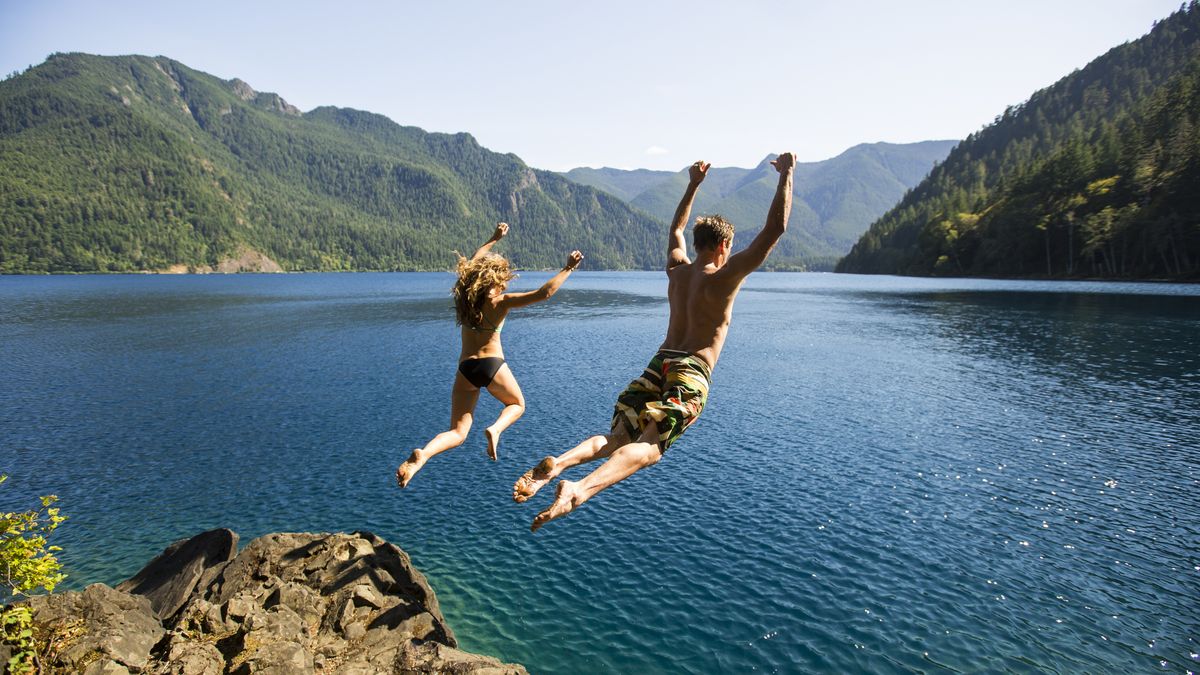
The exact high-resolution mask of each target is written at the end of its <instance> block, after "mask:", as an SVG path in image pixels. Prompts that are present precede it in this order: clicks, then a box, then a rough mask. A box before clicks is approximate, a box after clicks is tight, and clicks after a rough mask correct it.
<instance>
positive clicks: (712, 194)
mask: <svg viewBox="0 0 1200 675" xmlns="http://www.w3.org/2000/svg"><path fill="white" fill-rule="evenodd" d="M955 143H956V141H924V142H921V143H908V144H892V143H870V144H863V145H856V146H854V147H853V148H850V149H849V150H847V151H845V152H843V153H842V154H840V155H838V156H837V157H834V158H832V159H827V160H824V161H820V162H805V163H801V164H798V165H797V166H796V174H795V183H794V184H795V199H794V201H793V205H792V216H791V220H790V225H789V227H788V233H787V234H786V235H785V236H784V238H783V240H781V242H780V244H779V246H778V248H777V249H776V251H775V252H774V253H772V256H771V260H770V261H768V265H772V266H775V267H776V268H788V267H804V268H809V269H813V268H815V269H821V268H831V267H832V265H833V263H834V262H835V261H836V260H837V259H838V258H840V257H841V256H843V255H845V253H846V252H847V251H848V250H849V249H850V246H851V245H852V244H853V243H854V242H855V241H857V240H858V237H859V236H860V235H861V234H862V233H863V232H864V231H865V230H866V228H867V226H868V225H870V224H871V222H872V221H874V220H875V219H876V218H878V217H879V216H880V215H882V214H883V213H884V212H886V211H887V210H888V209H889V208H890V207H891V206H893V205H894V204H895V203H896V202H897V201H898V200H899V199H900V198H901V197H902V196H903V195H904V193H905V191H906V190H908V189H909V188H911V187H913V186H914V185H916V184H917V183H919V182H920V181H921V179H922V178H924V177H925V176H926V175H927V174H928V173H929V170H930V169H931V168H933V166H934V165H935V164H936V163H937V162H939V161H941V160H942V159H943V158H944V157H945V156H946V154H947V153H948V152H950V150H951V148H953V147H954V145H955ZM772 159H774V155H770V156H768V157H766V158H765V159H763V161H762V162H760V163H759V164H758V166H756V167H754V168H752V169H745V168H736V167H713V168H711V169H710V170H709V172H708V176H707V178H705V180H704V184H703V186H702V187H701V189H700V191H699V193H698V194H697V196H696V202H695V206H694V208H693V213H719V214H721V215H723V216H725V217H726V218H727V219H729V220H730V221H731V222H733V223H734V225H735V226H737V228H738V235H737V236H736V238H735V248H739V247H740V246H744V245H745V244H747V243H749V241H750V240H751V239H753V237H754V235H755V234H756V233H757V232H758V231H759V230H760V229H762V226H763V222H764V221H765V219H766V215H767V209H768V208H769V207H770V204H771V198H772V197H773V195H774V194H775V185H776V183H777V176H778V174H777V173H776V171H775V169H774V168H773V167H772V166H771V165H770V161H771V160H772ZM563 175H564V176H566V177H567V178H569V179H571V180H572V181H574V182H576V183H580V184H582V185H589V186H591V187H594V188H597V189H599V190H603V191H604V192H607V193H609V194H611V195H614V196H616V197H620V198H621V199H623V200H625V201H627V202H629V203H630V204H631V205H633V206H634V207H636V208H639V209H642V210H643V211H645V212H646V213H649V214H650V215H652V216H654V217H655V218H657V219H659V220H661V221H663V222H669V221H670V219H671V217H672V215H673V214H674V213H675V207H676V206H677V205H678V204H679V198H680V197H681V196H682V194H683V189H684V187H685V186H686V185H687V170H686V168H685V169H683V170H680V171H678V172H674V171H651V170H647V169H636V170H623V169H611V168H603V169H591V168H577V169H572V170H570V171H567V172H566V173H564V174H563Z"/></svg>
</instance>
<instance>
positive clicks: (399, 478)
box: [396, 448, 428, 487]
mask: <svg viewBox="0 0 1200 675" xmlns="http://www.w3.org/2000/svg"><path fill="white" fill-rule="evenodd" d="M427 459H428V457H426V456H425V453H424V452H422V450H421V448H417V449H416V450H413V451H412V454H411V455H409V456H408V459H406V460H404V463H403V464H401V465H400V468H398V469H396V482H397V483H399V484H400V487H408V481H410V480H412V479H413V476H415V475H417V472H418V471H420V470H421V467H423V466H425V460H427Z"/></svg>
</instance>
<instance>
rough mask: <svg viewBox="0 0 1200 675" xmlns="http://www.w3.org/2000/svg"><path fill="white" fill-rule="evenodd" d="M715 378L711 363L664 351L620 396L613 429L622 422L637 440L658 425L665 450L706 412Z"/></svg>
mask: <svg viewBox="0 0 1200 675" xmlns="http://www.w3.org/2000/svg"><path fill="white" fill-rule="evenodd" d="M711 379H712V374H711V372H710V371H709V368H708V364H707V363H705V362H704V361H703V360H701V359H700V358H699V357H697V356H693V355H692V354H689V353H687V352H680V351H675V350H673V349H661V350H659V352H658V353H657V354H655V355H654V358H653V359H650V365H648V366H646V370H645V371H644V372H643V373H642V375H641V377H638V378H637V379H635V380H634V381H633V382H630V383H629V386H628V387H626V388H625V391H623V392H621V395H620V396H618V397H617V405H616V409H615V410H613V428H614V429H615V428H616V425H617V422H618V421H620V422H621V423H623V424H624V425H625V429H626V431H628V432H629V437H630V438H631V439H634V440H636V439H638V438H639V437H641V435H642V431H644V430H645V429H646V426H647V425H648V424H654V425H655V426H656V427H657V428H658V442H659V445H660V446H661V447H662V449H663V450H664V451H665V450H666V449H667V448H669V447H670V446H671V444H672V443H674V442H675V439H677V438H679V437H680V436H681V435H683V432H684V430H685V429H687V428H688V427H689V426H691V424H692V423H693V422H695V421H696V418H697V417H699V416H700V411H702V410H704V403H705V402H706V401H707V400H708V387H709V383H710V381H711Z"/></svg>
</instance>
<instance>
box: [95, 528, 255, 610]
mask: <svg viewBox="0 0 1200 675" xmlns="http://www.w3.org/2000/svg"><path fill="white" fill-rule="evenodd" d="M237 541H238V536H237V534H235V533H234V532H233V531H232V530H225V529H220V530H210V531H208V532H204V533H201V534H198V535H196V536H194V537H192V538H191V539H185V540H183V541H178V542H175V543H174V544H171V545H170V546H168V547H167V550H165V551H163V552H162V553H161V554H159V556H158V557H157V558H155V559H154V560H151V561H150V564H149V565H146V566H145V567H143V568H142V571H141V572H138V573H137V575H135V576H134V577H133V578H132V579H129V580H128V581H124V582H121V583H120V584H117V590H118V591H125V592H127V593H133V594H135V595H141V596H144V597H146V598H147V599H149V600H150V606H151V607H152V608H153V609H154V614H155V616H157V617H158V618H159V619H170V618H171V617H173V616H175V613H176V612H178V611H179V610H180V608H182V607H183V603H185V602H187V600H188V598H190V597H191V596H192V593H194V592H195V590H196V586H197V585H199V584H200V581H201V579H202V578H203V576H204V572H205V571H206V570H208V569H209V568H211V567H213V566H214V565H218V564H220V563H224V562H228V561H230V560H232V559H233V555H234V554H235V553H237Z"/></svg>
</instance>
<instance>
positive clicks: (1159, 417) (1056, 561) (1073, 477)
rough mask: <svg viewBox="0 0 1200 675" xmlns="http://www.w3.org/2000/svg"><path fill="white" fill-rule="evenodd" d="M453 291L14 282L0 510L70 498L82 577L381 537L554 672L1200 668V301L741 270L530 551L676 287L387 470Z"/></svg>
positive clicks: (526, 357) (437, 353)
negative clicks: (510, 406)
mask: <svg viewBox="0 0 1200 675" xmlns="http://www.w3.org/2000/svg"><path fill="white" fill-rule="evenodd" d="M547 276H548V275H546V274H544V273H532V272H531V273H526V274H523V275H522V277H521V278H520V279H518V280H517V281H516V282H515V284H514V287H515V288H518V289H525V288H533V287H535V286H536V285H538V284H539V283H541V282H542V281H544V280H545V279H546V278H547ZM452 280H453V279H452V277H451V275H449V274H445V273H428V274H306V275H238V276H179V277H174V276H94V277H70V276H64V277H0V472H6V473H8V474H10V475H11V478H10V479H9V481H8V482H7V483H5V484H4V485H3V486H2V487H0V509H3V510H17V509H25V508H28V507H30V506H32V500H33V499H34V497H35V496H36V495H40V494H48V493H54V494H57V495H58V496H59V497H60V503H59V505H60V506H61V507H62V509H63V512H64V513H65V514H67V515H68V516H69V517H70V519H69V520H68V521H67V522H66V523H65V524H64V525H63V526H62V527H61V528H60V530H59V531H58V532H57V533H56V534H55V540H54V541H55V543H57V544H59V545H61V546H62V547H63V548H64V551H63V552H62V553H61V559H62V560H63V561H64V563H65V565H66V567H67V572H68V573H69V574H70V578H69V580H68V582H67V584H65V587H68V588H79V587H82V586H83V585H86V584H88V583H92V582H97V581H100V582H105V583H109V584H113V583H116V582H119V581H121V580H122V579H125V578H127V577H129V576H131V575H132V574H134V573H135V572H137V571H138V569H140V568H141V566H142V565H143V564H145V563H146V562H147V561H149V559H150V558H151V557H152V556H154V555H156V554H157V553H159V552H160V551H161V550H162V549H163V548H164V547H166V546H167V545H168V544H170V543H171V542H173V541H175V540H178V539H181V538H184V537H187V536H190V535H193V534H196V533H198V532H200V531H202V530H206V529H210V528H215V527H228V528H231V529H233V530H235V531H236V532H238V534H239V535H241V537H242V542H243V543H245V542H247V541H249V540H250V539H251V538H253V537H255V536H258V535H261V534H264V533H267V532H272V531H339V530H344V531H352V530H369V531H372V532H375V533H377V534H379V535H381V536H383V537H385V538H386V539H388V540H390V541H392V542H394V543H396V544H397V545H399V546H400V547H402V548H403V549H405V550H406V551H408V552H409V554H411V556H412V558H413V560H414V562H415V563H416V565H417V566H418V567H419V568H420V569H421V570H422V571H423V572H425V574H426V575H427V576H428V577H429V580H430V583H431V584H432V586H433V588H434V589H435V591H436V592H437V594H438V598H439V600H440V602H441V606H442V609H443V611H444V613H445V615H446V618H447V620H448V621H449V623H450V625H451V626H452V627H453V629H454V630H455V632H456V633H457V635H458V637H459V640H460V642H461V646H462V647H463V648H464V649H466V650H468V651H478V652H482V653H487V654H491V655H494V656H497V657H499V658H501V659H503V660H506V661H516V662H520V663H523V664H525V665H526V666H527V667H528V668H529V670H530V671H531V672H533V673H575V672H622V673H634V672H637V673H657V672H662V673H668V672H672V673H673V672H696V673H712V672H752V671H753V672H759V671H762V672H877V673H910V672H955V671H968V672H978V671H992V672H997V671H1014V672H1084V671H1087V672H1114V673H1119V672H1158V671H1161V672H1171V673H1184V672H1186V671H1188V670H1200V657H1198V656H1197V652H1200V337H1198V336H1200V286H1187V285H1170V284H1134V283H1130V284H1122V283H1086V282H1079V283H1064V282H1028V281H987V280H944V279H940V280H930V279H908V278H897V277H862V276H848V275H830V274H766V273H760V274H757V275H754V276H752V277H751V278H750V280H749V281H748V283H747V284H746V286H745V288H744V290H743V291H742V293H741V295H740V296H739V298H738V301H737V305H736V307H735V310H734V323H733V327H732V329H731V331H730V336H729V340H728V342H727V343H726V346H725V350H724V352H723V354H722V356H721V361H720V363H719V364H718V365H717V368H716V369H715V371H714V373H713V388H712V392H711V394H710V397H709V402H708V407H707V408H706V410H705V411H704V413H703V415H702V416H701V418H700V420H699V422H698V423H697V424H696V425H695V426H694V427H692V428H691V429H690V430H689V431H688V432H687V433H686V434H685V435H684V436H683V437H682V439H680V440H679V441H678V442H677V443H676V444H675V445H674V446H673V447H672V448H671V449H670V450H669V451H668V452H667V454H666V456H665V458H664V459H663V461H662V462H660V463H659V464H658V465H656V466H654V467H652V468H650V469H648V470H645V471H642V472H640V473H639V474H638V475H635V476H634V477H632V478H631V479H629V480H627V481H625V482H624V483H621V484H620V485H618V486H616V487H614V488H611V489H609V490H607V491H605V492H603V493H601V494H600V495H599V496H597V497H596V498H595V499H593V500H591V501H590V502H588V503H587V504H586V505H584V506H583V507H581V508H580V509H579V510H578V511H577V512H575V513H573V514H571V515H570V516H569V517H567V518H565V519H562V520H560V521H555V522H552V523H550V524H549V525H547V526H546V527H545V528H544V529H542V530H541V531H540V532H538V533H537V534H535V535H531V534H530V533H529V531H528V527H529V523H530V521H531V520H532V518H533V516H534V515H535V514H536V513H537V512H538V511H539V510H541V509H542V508H544V507H545V506H546V505H547V504H548V503H549V501H550V499H551V496H552V490H543V493H542V494H539V495H538V496H537V497H535V498H534V499H533V500H532V501H531V502H530V503H527V504H514V503H513V502H512V501H511V499H510V493H511V488H512V483H513V481H514V480H515V479H516V478H517V477H518V476H519V475H520V474H521V473H522V472H523V471H525V470H526V469H528V468H529V467H531V466H532V465H533V464H534V463H536V462H537V461H538V460H539V459H540V458H541V457H543V456H544V455H546V454H548V453H554V454H557V453H559V452H561V451H563V450H565V449H567V448H569V447H571V446H573V445H574V444H575V443H577V442H578V441H580V440H582V439H583V438H584V437H586V436H589V435H591V434H593V433H598V432H603V431H605V430H607V427H608V421H609V418H610V415H611V411H612V403H613V400H614V398H615V396H616V394H617V393H618V392H619V391H620V390H621V389H622V388H624V386H625V384H626V383H628V381H629V380H630V379H631V378H633V377H634V376H636V375H637V374H638V373H640V371H641V369H642V368H643V367H644V366H645V364H646V362H647V361H648V360H649V359H650V357H651V356H652V355H653V353H654V351H655V349H656V347H657V346H658V344H659V343H660V341H661V340H662V336H663V332H664V330H665V328H666V315H665V312H666V302H665V299H664V293H665V289H666V283H665V277H664V275H662V274H661V273H650V272H640V273H601V272H580V273H577V274H575V275H573V276H572V277H571V279H570V280H569V281H568V282H567V284H566V286H565V287H564V288H563V290H562V291H560V292H559V294H558V295H556V296H555V297H554V298H553V299H552V300H551V301H549V302H547V303H544V304H541V305H537V306H534V307H531V308H528V309H525V310H515V311H514V312H513V313H512V314H511V315H510V320H509V321H508V323H507V324H506V326H505V331H504V343H505V351H506V355H507V357H508V360H509V363H510V364H511V366H512V368H513V371H514V373H515V374H516V376H517V378H518V380H519V381H520V384H521V386H522V388H523V390H524V393H525V396H526V398H527V400H528V411H527V412H526V414H525V416H524V417H523V418H522V419H521V420H520V421H519V422H517V424H516V425H515V426H514V427H513V428H512V429H511V430H510V431H509V432H508V433H507V434H506V435H505V436H504V438H503V441H502V444H501V447H500V461H499V462H496V463H493V462H490V461H488V460H487V459H486V455H485V448H486V443H485V441H484V438H483V434H482V429H483V427H484V426H486V424H487V423H490V421H491V419H493V418H494V416H495V415H496V413H497V412H498V411H499V409H500V406H499V404H497V403H496V402H495V401H494V400H493V399H491V398H489V397H487V396H484V397H482V399H481V403H480V406H479V409H478V411H477V420H480V421H477V423H476V425H475V428H474V429H472V433H471V437H470V438H469V439H468V441H467V443H466V444H465V445H464V446H462V447H460V448H458V449H456V450H452V451H450V452H447V453H445V454H443V455H441V456H438V457H436V458H434V459H433V460H431V461H430V463H429V464H428V465H427V466H426V467H425V469H424V470H423V471H422V472H421V473H420V474H419V475H418V476H417V477H416V478H415V479H414V481H413V482H412V484H411V485H410V486H409V487H408V488H407V489H405V490H400V489H398V488H397V487H396V485H395V480H394V477H393V474H394V471H395V468H396V466H397V464H398V463H399V462H401V461H402V460H403V459H404V458H405V457H406V456H407V455H408V453H409V452H410V450H411V449H412V448H413V447H416V446H419V445H422V444H424V442H426V441H427V440H428V439H429V438H430V437H431V436H432V435H434V434H435V433H437V432H438V431H441V430H443V429H444V428H445V425H446V423H447V421H448V418H449V393H450V384H451V381H452V378H453V375H454V372H455V366H456V363H455V362H456V359H457V355H458V348H459V347H458V331H457V328H456V327H455V326H454V321H453V311H452V309H451V306H450V299H449V287H450V285H451V284H452ZM583 472H584V468H583V467H580V468H577V469H575V470H574V471H573V472H569V473H568V474H566V477H568V478H579V477H581V476H582V475H584V473H583Z"/></svg>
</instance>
